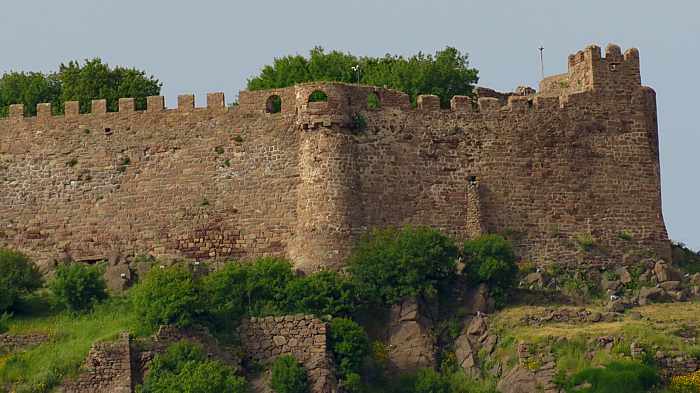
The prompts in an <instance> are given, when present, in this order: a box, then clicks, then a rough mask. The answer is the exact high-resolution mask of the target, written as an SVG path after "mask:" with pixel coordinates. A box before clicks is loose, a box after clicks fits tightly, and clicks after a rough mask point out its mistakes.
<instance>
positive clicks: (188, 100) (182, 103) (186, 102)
mask: <svg viewBox="0 0 700 393" xmlns="http://www.w3.org/2000/svg"><path fill="white" fill-rule="evenodd" d="M177 110H178V111H180V112H192V111H193V110H194V94H181V95H179V96H177Z"/></svg>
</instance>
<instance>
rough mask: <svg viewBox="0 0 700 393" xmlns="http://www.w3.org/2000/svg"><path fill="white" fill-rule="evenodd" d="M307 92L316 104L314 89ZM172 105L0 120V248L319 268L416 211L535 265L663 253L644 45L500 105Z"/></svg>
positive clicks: (81, 256) (340, 100)
mask: <svg viewBox="0 0 700 393" xmlns="http://www.w3.org/2000/svg"><path fill="white" fill-rule="evenodd" d="M317 91H322V92H324V93H325V95H326V96H327V100H326V101H323V102H310V100H309V98H310V97H311V96H312V95H314V93H316V92H317ZM370 94H374V95H376V96H377V98H378V99H379V102H380V105H379V108H372V109H370V108H369V106H368V96H369V95H370ZM504 97H506V96H504ZM163 102H164V101H163V99H162V97H152V98H150V99H149V106H148V109H147V110H146V111H144V112H139V111H134V106H133V100H130V99H123V100H121V102H120V110H119V112H117V113H106V111H105V105H104V102H103V101H96V102H95V103H94V105H93V113H90V114H79V113H78V111H77V106H76V105H75V104H74V103H68V104H67V106H66V115H65V116H60V117H54V116H51V110H50V107H48V106H47V105H46V104H42V105H40V107H39V111H38V113H39V114H38V116H37V117H36V118H24V117H23V108H21V106H13V108H12V109H11V114H10V117H9V118H8V119H2V120H0V188H1V189H2V190H3V192H2V193H0V225H1V226H0V244H2V245H7V246H10V247H14V248H18V249H20V250H22V251H25V252H27V253H28V254H30V255H31V256H33V257H35V258H36V260H38V261H41V262H43V263H49V262H51V261H54V260H61V259H64V258H68V257H70V258H73V259H76V260H82V261H93V260H99V259H105V258H109V257H110V256H111V255H115V254H121V255H138V254H146V253H149V254H152V255H156V256H159V255H182V256H186V257H191V258H196V259H208V258H227V259H233V258H249V257H256V256H262V255H279V256H287V257H290V258H292V259H293V260H294V262H295V263H296V264H297V265H298V267H300V268H302V269H304V270H316V269H318V268H321V267H331V268H337V267H339V266H340V265H341V264H342V262H343V259H344V257H345V256H346V255H347V254H348V252H349V250H350V248H351V247H352V244H353V242H354V240H355V239H356V238H357V237H358V236H359V235H360V234H361V233H363V232H364V231H366V230H367V229H368V228H370V227H373V226H386V225H403V224H416V225H430V226H433V227H437V228H439V229H441V230H444V231H446V232H448V233H450V234H451V235H454V236H455V237H457V238H468V237H470V236H474V235H477V234H479V233H481V232H501V233H505V234H507V235H509V237H511V238H512V240H513V241H514V243H515V246H516V248H517V251H518V253H519V255H520V256H521V257H522V258H524V259H529V260H533V261H535V262H538V263H573V264H579V263H590V262H592V263H607V262H611V261H614V262H620V261H622V260H623V258H622V257H623V255H625V254H628V253H637V254H639V253H647V252H650V253H655V254H657V255H659V256H661V257H665V258H667V257H668V256H669V254H670V244H669V242H668V238H667V233H666V229H665V226H664V222H663V217H662V213H661V197H660V179H659V160H658V130H657V124H656V106H655V94H654V92H653V90H651V89H650V88H647V87H643V86H642V85H641V82H640V78H639V57H638V53H637V51H636V50H628V51H627V52H626V53H625V54H624V55H623V54H621V51H620V49H619V48H618V47H616V46H609V47H608V49H607V50H606V54H605V57H602V56H601V51H600V48H597V47H588V48H586V49H585V50H584V51H581V52H579V53H577V54H575V55H572V56H571V57H570V58H569V72H568V74H565V75H559V76H557V77H554V78H548V79H545V80H544V81H543V82H542V85H541V91H540V92H539V93H538V94H535V95H529V96H525V95H517V94H513V95H510V96H507V104H506V105H505V106H503V105H502V100H500V99H499V98H495V97H482V98H480V99H479V100H478V101H474V102H473V101H472V100H471V99H470V98H468V97H455V98H454V99H453V101H452V107H451V108H450V109H441V108H440V107H439V100H438V99H437V97H434V96H422V97H420V98H419V100H418V107H417V108H412V107H411V105H410V103H409V100H408V97H407V96H406V95H405V94H403V93H400V92H396V91H392V90H388V89H381V88H374V87H368V86H357V85H345V84H337V83H312V84H305V85H299V86H295V87H290V88H286V89H278V90H272V91H256V92H241V95H240V105H239V106H237V107H233V108H227V107H225V106H224V98H223V95H222V94H211V95H209V97H208V99H207V102H208V104H207V107H206V108H195V107H194V99H193V97H192V96H181V97H180V99H179V100H178V108H177V109H165V108H164V105H163ZM275 102H281V107H279V106H278V105H276V104H275ZM581 237H584V238H586V239H590V240H591V241H592V242H593V243H594V245H595V250H596V251H595V252H589V251H585V252H584V251H582V248H586V247H580V244H578V243H580V241H577V239H580V238H581Z"/></svg>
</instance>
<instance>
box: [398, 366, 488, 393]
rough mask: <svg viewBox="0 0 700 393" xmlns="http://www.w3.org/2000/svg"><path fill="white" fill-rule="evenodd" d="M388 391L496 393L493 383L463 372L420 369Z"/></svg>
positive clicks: (413, 392)
mask: <svg viewBox="0 0 700 393" xmlns="http://www.w3.org/2000/svg"><path fill="white" fill-rule="evenodd" d="M389 390H390V391H391V392H392V393H497V392H498V391H497V390H496V387H495V386H494V383H493V382H491V381H488V380H475V379H472V378H470V377H469V376H467V375H466V374H465V373H464V372H463V371H450V372H437V371H435V370H433V369H420V370H418V372H416V373H414V374H409V375H405V376H404V377H403V378H402V379H401V380H400V381H399V382H398V384H397V386H393V387H391V388H389Z"/></svg>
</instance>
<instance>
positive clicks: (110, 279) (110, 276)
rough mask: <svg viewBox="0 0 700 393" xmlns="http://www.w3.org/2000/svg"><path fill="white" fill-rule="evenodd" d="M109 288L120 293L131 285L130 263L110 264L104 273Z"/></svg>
mask: <svg viewBox="0 0 700 393" xmlns="http://www.w3.org/2000/svg"><path fill="white" fill-rule="evenodd" d="M104 278H105V283H106V284H107V289H109V290H110V291H111V292H115V293H120V292H123V291H124V290H126V289H127V288H129V287H130V286H131V283H132V279H133V277H132V274H131V269H129V265H109V266H107V269H106V270H105V273H104Z"/></svg>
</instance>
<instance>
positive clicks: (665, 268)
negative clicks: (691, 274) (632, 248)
mask: <svg viewBox="0 0 700 393" xmlns="http://www.w3.org/2000/svg"><path fill="white" fill-rule="evenodd" d="M654 275H656V278H657V280H659V282H665V281H680V280H681V274H680V273H679V272H678V271H677V270H675V269H674V268H672V267H671V266H670V265H669V264H668V263H666V262H665V261H663V260H659V261H658V262H656V264H655V265H654Z"/></svg>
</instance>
